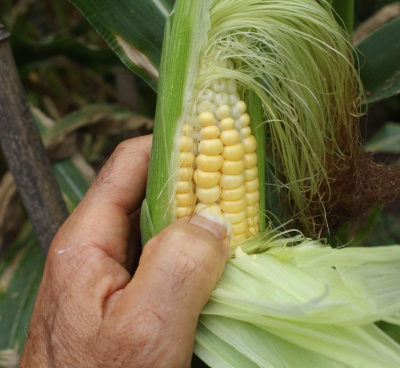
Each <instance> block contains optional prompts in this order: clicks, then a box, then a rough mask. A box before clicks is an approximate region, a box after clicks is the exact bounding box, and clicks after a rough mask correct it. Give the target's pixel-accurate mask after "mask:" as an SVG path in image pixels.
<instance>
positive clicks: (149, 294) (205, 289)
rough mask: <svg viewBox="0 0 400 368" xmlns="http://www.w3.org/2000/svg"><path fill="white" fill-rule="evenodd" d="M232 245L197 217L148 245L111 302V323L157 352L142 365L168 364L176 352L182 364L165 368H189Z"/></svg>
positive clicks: (222, 233)
mask: <svg viewBox="0 0 400 368" xmlns="http://www.w3.org/2000/svg"><path fill="white" fill-rule="evenodd" d="M228 244H229V239H228V237H226V230H225V229H224V228H222V227H220V225H217V224H214V223H212V222H210V221H208V220H206V219H204V218H202V217H200V216H198V215H195V216H193V217H192V218H184V219H181V220H178V221H176V222H175V223H173V224H172V225H170V226H169V227H168V228H166V229H165V230H164V231H162V232H161V233H160V234H159V235H158V236H156V237H154V238H153V239H151V240H150V241H149V242H148V243H147V244H146V246H145V247H144V250H143V254H142V257H141V259H140V263H139V267H138V269H137V271H136V274H135V276H134V278H133V279H132V280H131V282H130V283H129V284H128V285H127V286H126V288H125V290H124V291H123V293H122V294H121V295H119V300H118V301H117V302H116V301H115V300H114V301H113V306H112V309H113V311H112V316H113V318H112V323H111V324H112V325H114V326H115V325H118V324H125V325H127V328H129V329H130V331H132V339H134V340H138V341H141V342H143V343H146V342H147V343H150V344H152V346H154V347H156V349H154V350H151V349H150V350H149V354H152V356H151V357H143V359H145V360H146V361H147V359H150V358H152V359H153V358H154V359H156V358H157V359H160V357H164V358H166V359H168V357H169V356H174V355H173V354H171V349H174V347H178V348H179V351H180V353H179V356H180V359H182V361H181V363H180V364H178V362H176V361H175V362H169V363H170V364H169V365H168V363H166V365H165V366H184V365H185V364H186V363H187V362H190V358H191V353H192V351H193V342H194V333H195V330H196V325H197V320H198V317H199V314H200V311H201V310H202V308H203V306H204V305H205V303H206V302H207V300H208V298H209V295H210V293H211V291H212V289H213V287H214V286H215V284H216V282H217V281H218V280H219V278H220V276H221V274H222V272H223V269H224V267H225V263H226V260H227V257H228ZM106 309H107V308H106ZM119 316H123V318H120V317H119ZM129 326H131V327H129ZM148 334H149V335H148ZM166 336H168V338H165V337H166ZM146 339H150V341H146ZM143 340H144V341H143ZM143 351H144V352H143V353H144V354H146V351H147V349H144V350H143ZM150 351H152V352H151V353H150Z"/></svg>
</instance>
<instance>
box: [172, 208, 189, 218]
mask: <svg viewBox="0 0 400 368" xmlns="http://www.w3.org/2000/svg"><path fill="white" fill-rule="evenodd" d="M192 213H193V208H192V207H178V208H177V210H176V217H177V218H181V217H185V216H190V215H191V214H192Z"/></svg>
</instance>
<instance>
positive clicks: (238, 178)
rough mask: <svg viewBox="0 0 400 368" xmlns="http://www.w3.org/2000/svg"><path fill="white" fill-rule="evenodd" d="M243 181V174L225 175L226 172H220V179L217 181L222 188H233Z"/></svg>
mask: <svg viewBox="0 0 400 368" xmlns="http://www.w3.org/2000/svg"><path fill="white" fill-rule="evenodd" d="M243 183H244V175H243V174H239V175H227V174H222V175H221V180H220V181H219V185H220V186H221V188H224V189H234V188H238V187H240V186H241V185H243Z"/></svg>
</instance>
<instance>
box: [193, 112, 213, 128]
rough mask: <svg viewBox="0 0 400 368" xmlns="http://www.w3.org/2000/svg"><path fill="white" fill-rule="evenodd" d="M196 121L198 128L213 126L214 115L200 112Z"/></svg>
mask: <svg viewBox="0 0 400 368" xmlns="http://www.w3.org/2000/svg"><path fill="white" fill-rule="evenodd" d="M197 119H198V122H199V124H200V126H202V127H206V126H210V125H214V120H215V117H214V114H212V113H211V112H209V111H206V112H202V113H201V114H200V115H199V116H198V118H197Z"/></svg>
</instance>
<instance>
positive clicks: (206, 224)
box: [189, 214, 227, 240]
mask: <svg viewBox="0 0 400 368" xmlns="http://www.w3.org/2000/svg"><path fill="white" fill-rule="evenodd" d="M189 223H191V224H192V225H196V226H200V227H202V228H203V229H205V230H207V231H209V232H210V233H212V234H213V235H214V236H215V237H216V238H217V239H219V240H224V239H225V238H226V235H227V229H226V226H225V224H224V223H222V221H221V220H219V219H217V218H208V216H205V215H199V214H196V215H194V216H192V217H191V218H190V220H189Z"/></svg>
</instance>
